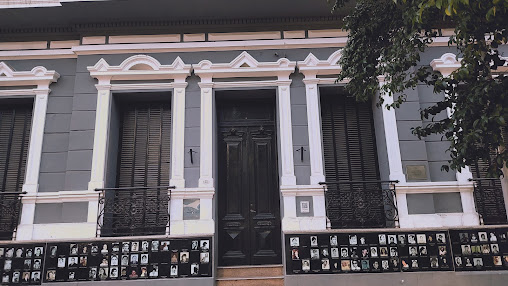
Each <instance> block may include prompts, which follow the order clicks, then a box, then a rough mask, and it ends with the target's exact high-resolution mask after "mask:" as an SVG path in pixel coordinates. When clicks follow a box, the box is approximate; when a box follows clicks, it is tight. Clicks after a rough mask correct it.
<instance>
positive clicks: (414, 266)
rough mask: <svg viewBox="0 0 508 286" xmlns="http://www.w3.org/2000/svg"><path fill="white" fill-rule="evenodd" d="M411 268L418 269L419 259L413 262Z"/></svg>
mask: <svg viewBox="0 0 508 286" xmlns="http://www.w3.org/2000/svg"><path fill="white" fill-rule="evenodd" d="M411 268H413V269H416V268H418V259H412V260H411Z"/></svg>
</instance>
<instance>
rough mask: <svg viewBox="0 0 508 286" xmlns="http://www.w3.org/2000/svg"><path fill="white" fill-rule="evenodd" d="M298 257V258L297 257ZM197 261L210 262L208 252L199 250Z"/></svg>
mask: <svg viewBox="0 0 508 286" xmlns="http://www.w3.org/2000/svg"><path fill="white" fill-rule="evenodd" d="M298 259H300V258H298ZM199 262H200V263H201V264H207V263H209V262H210V253H209V252H201V253H200V254H199Z"/></svg>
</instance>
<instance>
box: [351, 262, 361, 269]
mask: <svg viewBox="0 0 508 286" xmlns="http://www.w3.org/2000/svg"><path fill="white" fill-rule="evenodd" d="M351 270H353V271H360V270H362V269H361V267H360V262H359V261H358V260H351Z"/></svg>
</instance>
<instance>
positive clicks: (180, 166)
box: [170, 77, 187, 188]
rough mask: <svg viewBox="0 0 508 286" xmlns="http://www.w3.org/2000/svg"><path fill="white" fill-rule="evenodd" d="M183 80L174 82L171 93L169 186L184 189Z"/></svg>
mask: <svg viewBox="0 0 508 286" xmlns="http://www.w3.org/2000/svg"><path fill="white" fill-rule="evenodd" d="M186 87H187V83H186V82H185V77H184V78H179V79H178V81H176V80H175V83H174V92H173V103H172V112H173V118H172V119H173V134H172V138H171V140H172V146H171V147H172V148H171V149H172V150H171V162H172V164H171V180H170V185H172V186H175V187H177V188H185V179H184V158H185V157H184V156H185V141H184V138H185V88H186Z"/></svg>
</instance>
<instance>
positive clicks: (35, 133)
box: [23, 85, 50, 220]
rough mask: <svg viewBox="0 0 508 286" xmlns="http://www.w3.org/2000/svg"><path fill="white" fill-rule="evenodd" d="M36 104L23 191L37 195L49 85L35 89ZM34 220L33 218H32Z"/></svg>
mask: <svg viewBox="0 0 508 286" xmlns="http://www.w3.org/2000/svg"><path fill="white" fill-rule="evenodd" d="M34 92H35V103H34V109H33V117H32V118H33V119H32V128H31V134H30V145H29V147H28V158H27V162H26V175H25V183H24V184H23V191H24V192H27V193H31V194H35V193H37V190H38V188H39V169H40V167H41V154H42V140H43V137H44V125H45V122H46V110H47V107H48V94H49V92H50V89H49V88H48V85H40V86H38V88H36V89H34ZM32 220H33V218H32Z"/></svg>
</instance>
